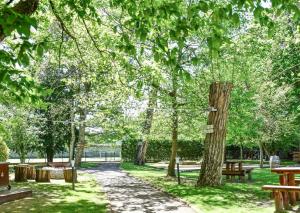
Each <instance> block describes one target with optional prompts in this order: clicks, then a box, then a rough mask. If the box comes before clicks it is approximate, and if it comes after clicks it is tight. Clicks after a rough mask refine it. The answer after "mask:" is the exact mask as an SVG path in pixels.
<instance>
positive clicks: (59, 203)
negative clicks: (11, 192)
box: [0, 163, 108, 213]
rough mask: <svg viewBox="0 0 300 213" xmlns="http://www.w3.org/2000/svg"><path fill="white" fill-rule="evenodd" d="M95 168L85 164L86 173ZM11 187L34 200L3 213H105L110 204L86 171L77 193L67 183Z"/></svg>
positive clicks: (9, 205)
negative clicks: (30, 191)
mask: <svg viewBox="0 0 300 213" xmlns="http://www.w3.org/2000/svg"><path fill="white" fill-rule="evenodd" d="M95 165H96V164H91V163H85V164H84V165H83V167H84V168H83V169H85V168H90V167H93V166H95ZM11 183H12V188H26V189H31V190H32V191H33V196H32V197H30V198H25V199H21V200H17V201H13V202H10V203H5V204H2V205H1V206H0V212H1V213H27V212H32V213H42V212H43V213H85V212H88V213H96V212H97V213H104V212H108V211H107V209H108V208H107V205H108V201H107V199H106V196H105V194H104V193H103V192H101V188H100V187H99V185H98V184H97V182H96V177H95V175H93V174H89V173H87V172H85V171H84V170H81V171H79V173H78V183H77V184H76V189H75V191H73V190H72V187H71V184H70V183H65V182H64V180H51V183H36V182H34V181H28V182H26V183H15V182H14V181H12V182H11Z"/></svg>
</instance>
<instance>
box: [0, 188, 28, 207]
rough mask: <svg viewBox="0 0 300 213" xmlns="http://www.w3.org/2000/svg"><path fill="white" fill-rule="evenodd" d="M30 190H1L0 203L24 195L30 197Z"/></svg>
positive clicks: (23, 196)
mask: <svg viewBox="0 0 300 213" xmlns="http://www.w3.org/2000/svg"><path fill="white" fill-rule="evenodd" d="M31 196H32V191H31V190H10V191H8V190H7V191H2V192H1V193H0V204H2V203H6V202H10V201H14V200H19V199H22V198H26V197H31Z"/></svg>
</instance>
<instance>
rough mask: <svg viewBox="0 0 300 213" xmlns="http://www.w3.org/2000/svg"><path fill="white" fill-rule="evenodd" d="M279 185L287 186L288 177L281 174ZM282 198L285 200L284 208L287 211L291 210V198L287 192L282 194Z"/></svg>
mask: <svg viewBox="0 0 300 213" xmlns="http://www.w3.org/2000/svg"><path fill="white" fill-rule="evenodd" d="M279 183H280V185H283V186H284V185H287V179H286V175H284V174H281V175H280V176H279ZM281 196H282V200H283V206H284V208H285V209H290V204H289V196H288V193H287V192H282V193H281Z"/></svg>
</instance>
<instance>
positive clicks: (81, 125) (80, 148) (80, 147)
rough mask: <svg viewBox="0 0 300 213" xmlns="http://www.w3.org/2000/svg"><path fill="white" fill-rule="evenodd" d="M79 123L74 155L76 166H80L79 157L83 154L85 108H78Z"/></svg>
mask: <svg viewBox="0 0 300 213" xmlns="http://www.w3.org/2000/svg"><path fill="white" fill-rule="evenodd" d="M79 117H80V123H79V136H78V138H79V141H78V145H77V150H76V155H75V165H76V167H78V166H80V164H81V158H82V156H83V152H84V147H85V119H86V113H85V110H83V109H82V110H80V116H79Z"/></svg>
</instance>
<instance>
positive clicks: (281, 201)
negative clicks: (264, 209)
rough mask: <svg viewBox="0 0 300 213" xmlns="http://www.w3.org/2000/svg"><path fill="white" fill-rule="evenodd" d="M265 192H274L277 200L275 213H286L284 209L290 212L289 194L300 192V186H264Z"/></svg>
mask: <svg viewBox="0 0 300 213" xmlns="http://www.w3.org/2000/svg"><path fill="white" fill-rule="evenodd" d="M262 189H263V190H270V191H272V192H273V195H274V200H275V212H277V213H279V212H284V209H286V210H289V209H290V208H291V207H290V205H289V197H288V196H289V193H288V192H300V186H283V185H279V186H277V185H264V186H263V187H262Z"/></svg>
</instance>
